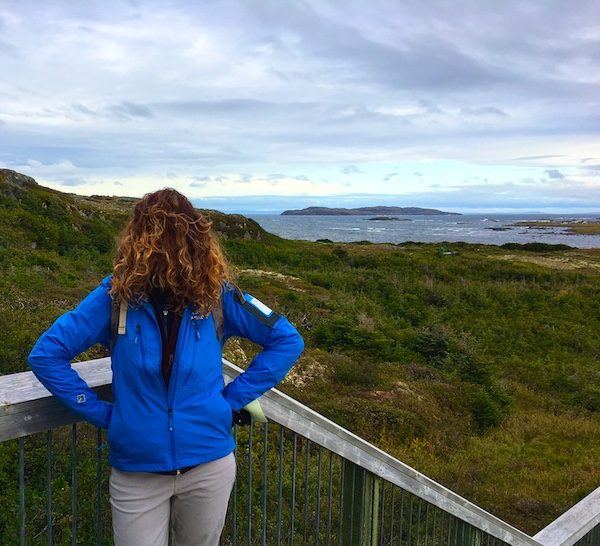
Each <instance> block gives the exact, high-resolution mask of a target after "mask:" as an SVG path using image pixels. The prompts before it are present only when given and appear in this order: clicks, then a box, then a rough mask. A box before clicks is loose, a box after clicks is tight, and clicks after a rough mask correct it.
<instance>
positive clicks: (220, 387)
mask: <svg viewBox="0 0 600 546" xmlns="http://www.w3.org/2000/svg"><path fill="white" fill-rule="evenodd" d="M111 277H112V275H108V276H106V277H105V278H104V279H102V281H101V283H100V284H99V285H98V286H97V287H96V288H95V289H94V290H93V291H92V292H90V293H89V294H88V295H87V296H86V297H85V298H84V299H83V300H82V301H81V302H80V303H79V305H77V307H76V308H75V309H73V310H71V311H68V312H66V313H65V314H63V315H62V316H60V317H58V318H57V319H56V320H55V321H54V323H53V324H52V325H51V326H50V328H48V330H46V331H45V332H44V333H43V334H42V335H41V336H40V337H39V339H38V340H37V341H36V343H35V344H34V346H33V348H32V350H31V352H30V353H29V356H28V358H27V361H28V363H29V365H30V366H31V368H32V369H33V372H34V374H35V375H36V377H37V378H38V379H39V380H40V382H41V383H42V384H43V385H44V386H45V387H46V388H47V389H48V390H49V391H50V392H51V393H52V394H53V395H54V396H56V397H57V398H58V399H59V400H60V402H62V403H63V404H65V405H66V406H67V407H69V408H70V409H71V410H72V411H74V412H75V413H77V414H78V415H79V416H80V417H81V418H83V419H85V420H87V421H89V422H90V423H92V424H94V425H96V426H97V427H101V428H106V429H108V443H109V446H110V453H109V462H110V464H111V465H112V466H114V467H115V468H117V469H119V470H123V471H146V472H148V471H154V470H174V469H178V468H182V467H184V466H191V465H195V464H198V463H202V462H206V461H210V460H213V459H216V458H219V457H223V456H225V455H227V454H228V453H230V452H231V451H233V449H234V448H235V440H234V437H233V434H232V429H231V427H232V414H233V410H238V409H240V408H242V407H243V406H245V405H246V404H248V403H249V402H251V401H252V400H254V399H255V398H258V397H259V396H260V395H261V394H263V393H264V392H266V391H268V390H269V389H270V388H271V387H273V386H275V385H276V384H277V383H279V382H280V381H281V380H282V379H283V378H284V377H285V375H286V374H287V373H288V371H289V370H290V368H291V367H292V366H293V364H294V363H295V361H296V360H297V359H298V357H299V356H300V354H301V353H302V351H303V350H304V341H303V339H302V336H301V335H300V334H299V333H298V331H297V330H296V328H294V326H293V325H292V324H291V323H290V322H289V320H288V319H287V318H286V317H285V316H284V315H282V314H279V313H277V312H276V311H274V310H271V309H269V308H268V307H267V306H265V305H264V304H263V303H261V302H260V301H258V300H257V299H256V298H254V297H253V296H251V295H250V294H248V293H246V292H243V291H242V292H241V294H243V298H238V297H236V290H235V288H234V286H233V285H232V284H231V283H227V282H225V283H223V285H222V302H223V336H222V343H223V344H224V343H225V341H226V340H227V339H228V338H229V337H231V336H241V337H245V338H247V339H249V340H251V341H253V342H255V343H257V344H258V345H260V346H261V347H262V348H263V349H262V351H260V352H259V353H258V354H257V355H256V356H255V357H254V358H253V359H252V361H251V362H250V363H249V365H248V368H247V369H246V370H245V371H244V372H243V373H241V374H240V375H239V376H238V377H236V378H235V379H234V380H233V381H231V382H230V383H228V384H227V385H225V382H224V380H223V373H222V363H221V357H222V343H220V342H219V339H218V337H217V334H216V329H215V327H214V323H213V319H212V315H209V316H208V317H203V316H201V315H198V314H195V313H193V312H192V306H191V305H188V307H187V308H186V309H185V311H184V313H183V317H182V321H181V327H180V331H179V335H178V338H177V346H176V348H175V355H174V359H173V371H172V374H171V379H170V383H169V387H168V389H167V388H166V386H165V383H164V380H163V377H162V374H161V368H160V363H161V351H162V347H161V337H160V331H159V327H158V322H157V320H156V316H155V314H154V310H153V307H152V304H151V302H149V301H144V302H143V303H142V305H140V306H139V307H138V308H137V309H136V308H135V307H133V306H131V305H130V306H129V307H128V310H127V321H126V332H125V334H121V335H118V336H117V340H116V342H115V345H114V348H113V352H112V355H111V358H112V372H113V379H112V391H113V395H114V402H113V403H110V402H108V401H105V400H101V399H100V398H99V397H98V395H97V394H96V393H95V392H94V391H93V390H92V389H91V388H90V387H89V386H88V385H87V383H86V382H85V381H84V380H83V379H81V377H80V376H79V374H77V372H76V371H75V370H74V369H73V368H72V367H71V365H70V361H71V360H72V359H73V358H75V357H76V356H77V355H78V354H79V353H81V352H83V351H85V350H86V349H88V348H89V347H91V346H92V345H95V344H96V343H101V344H102V345H104V346H105V347H107V348H108V346H109V341H110V314H111V298H110V295H109V294H108V289H109V288H110V283H111Z"/></svg>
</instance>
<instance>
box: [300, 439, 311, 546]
mask: <svg viewBox="0 0 600 546" xmlns="http://www.w3.org/2000/svg"><path fill="white" fill-rule="evenodd" d="M304 454H305V457H304V524H303V525H302V544H306V537H307V527H308V462H309V457H310V440H309V439H308V438H305V441H304Z"/></svg>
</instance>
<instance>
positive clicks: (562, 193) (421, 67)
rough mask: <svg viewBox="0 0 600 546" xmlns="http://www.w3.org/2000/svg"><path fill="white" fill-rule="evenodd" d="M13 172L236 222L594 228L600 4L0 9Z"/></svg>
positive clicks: (284, 2)
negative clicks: (313, 217)
mask: <svg viewBox="0 0 600 546" xmlns="http://www.w3.org/2000/svg"><path fill="white" fill-rule="evenodd" d="M0 167H6V168H10V169H15V170H17V171H20V172H24V173H27V174H30V175H32V176H34V177H35V178H36V179H37V180H38V182H40V183H42V184H45V185H47V186H51V187H53V188H56V189H60V190H63V191H69V192H76V193H80V194H86V195H90V194H104V195H130V196H141V195H143V194H144V193H145V192H147V191H151V190H154V189H159V188H162V187H165V186H171V187H175V188H177V189H178V190H180V191H182V192H183V193H185V194H186V195H187V196H188V197H190V198H192V199H193V201H194V202H195V203H196V205H197V206H203V207H210V208H218V209H220V210H224V211H237V212H260V211H264V212H280V211H281V210H283V209H285V208H299V207H303V206H309V205H324V206H336V205H340V206H363V205H378V204H396V205H403V206H411V205H416V206H433V207H438V208H444V209H448V210H456V211H463V212H466V211H469V210H473V211H477V210H481V211H492V210H507V211H509V210H528V211H530V210H539V211H565V212H567V211H571V212H577V211H580V212H597V211H600V2H598V0H593V1H589V2H588V1H583V0H571V1H567V0H564V1H562V2H554V1H551V0H540V1H537V2H536V1H533V0H527V1H523V0H519V1H514V2H512V1H502V2H497V1H492V0H489V1H488V0H473V1H472V2H460V1H457V0H448V1H445V2H442V1H433V0H431V1H430V0H419V1H407V0H402V1H398V0H394V1H379V0H368V1H367V0H364V1H361V2H354V1H351V0H344V1H341V0H336V1H331V2H328V1H326V0H315V1H294V0H272V1H267V0H264V1H251V0H242V1H239V2H234V1H231V2H228V1H213V0H211V1H205V2H200V1H198V2H191V1H190V2H151V1H147V0H144V1H143V2H142V1H140V2H129V3H126V2H122V1H121V2H110V1H106V0H103V1H101V2H52V1H48V2H43V4H40V2H39V1H34V2H28V1H23V0H19V1H14V2H12V1H8V0H0ZM266 196H268V197H266Z"/></svg>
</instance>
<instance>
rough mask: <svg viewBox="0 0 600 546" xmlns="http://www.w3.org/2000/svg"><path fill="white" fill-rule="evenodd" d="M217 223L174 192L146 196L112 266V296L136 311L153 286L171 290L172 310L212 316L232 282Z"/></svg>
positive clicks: (155, 192)
mask: <svg viewBox="0 0 600 546" xmlns="http://www.w3.org/2000/svg"><path fill="white" fill-rule="evenodd" d="M212 224H213V222H212V221H210V220H208V219H207V218H206V217H205V216H204V215H203V214H202V213H201V212H199V211H197V210H196V209H195V208H194V206H193V205H192V204H191V202H190V201H189V200H188V199H187V197H185V196H184V195H183V194H181V193H180V192H178V191H177V190H175V189H173V188H163V189H161V190H158V191H154V192H151V193H146V194H145V195H144V196H143V197H142V198H141V199H140V200H139V201H138V202H137V203H136V204H135V206H134V207H133V211H132V212H131V215H130V217H129V220H128V222H127V224H126V226H125V228H124V229H123V231H122V233H121V236H120V241H119V245H118V248H117V253H116V255H115V258H114V261H113V275H112V287H111V289H110V291H109V293H110V294H111V296H113V297H116V296H118V297H120V298H122V299H124V300H125V301H127V302H129V303H131V304H132V305H140V304H141V301H142V300H146V299H148V298H149V295H150V291H151V290H152V288H153V287H154V286H158V287H162V288H165V289H169V290H170V291H171V293H172V294H173V296H174V302H173V309H174V310H175V311H176V312H182V311H183V309H184V308H185V307H186V306H187V305H189V304H190V303H191V304H194V306H195V311H197V312H200V313H208V312H210V310H211V309H212V308H213V307H214V305H215V304H216V302H217V301H218V298H219V297H220V295H221V285H222V282H223V281H224V280H231V274H230V272H229V268H228V264H227V260H226V258H225V255H224V252H223V250H222V249H221V245H220V243H219V240H218V237H217V235H216V234H215V232H214V231H213V229H212Z"/></svg>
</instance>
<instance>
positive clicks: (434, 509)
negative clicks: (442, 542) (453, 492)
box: [425, 506, 438, 546]
mask: <svg viewBox="0 0 600 546" xmlns="http://www.w3.org/2000/svg"><path fill="white" fill-rule="evenodd" d="M437 515H438V508H437V507H436V506H434V507H433V529H432V530H431V546H435V524H436V523H437ZM425 546H427V545H425Z"/></svg>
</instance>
